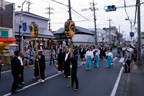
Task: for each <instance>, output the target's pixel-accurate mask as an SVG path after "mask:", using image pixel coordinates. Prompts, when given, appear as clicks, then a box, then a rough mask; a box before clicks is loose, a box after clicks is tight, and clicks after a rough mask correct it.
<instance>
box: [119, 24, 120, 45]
mask: <svg viewBox="0 0 144 96" xmlns="http://www.w3.org/2000/svg"><path fill="white" fill-rule="evenodd" d="M119 44H120V25H119Z"/></svg>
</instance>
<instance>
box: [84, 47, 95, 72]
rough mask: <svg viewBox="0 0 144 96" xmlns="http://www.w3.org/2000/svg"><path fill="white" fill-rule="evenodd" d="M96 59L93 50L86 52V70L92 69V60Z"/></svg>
mask: <svg viewBox="0 0 144 96" xmlns="http://www.w3.org/2000/svg"><path fill="white" fill-rule="evenodd" d="M93 57H94V55H93V52H92V51H91V48H90V47H89V50H88V51H87V52H86V55H85V59H86V66H85V67H86V70H90V69H91V60H92V58H93Z"/></svg>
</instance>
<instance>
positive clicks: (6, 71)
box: [1, 70, 11, 74]
mask: <svg viewBox="0 0 144 96" xmlns="http://www.w3.org/2000/svg"><path fill="white" fill-rule="evenodd" d="M8 72H11V70H7V71H3V72H1V73H2V74H4V73H8Z"/></svg>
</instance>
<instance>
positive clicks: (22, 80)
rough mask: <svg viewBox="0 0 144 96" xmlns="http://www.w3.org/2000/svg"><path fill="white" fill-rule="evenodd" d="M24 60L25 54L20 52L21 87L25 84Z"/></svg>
mask: <svg viewBox="0 0 144 96" xmlns="http://www.w3.org/2000/svg"><path fill="white" fill-rule="evenodd" d="M22 58H23V53H22V52H20V56H19V57H18V59H19V60H20V63H21V77H20V81H19V84H20V85H22V84H24V75H23V73H24V72H23V70H24V64H23V60H22Z"/></svg>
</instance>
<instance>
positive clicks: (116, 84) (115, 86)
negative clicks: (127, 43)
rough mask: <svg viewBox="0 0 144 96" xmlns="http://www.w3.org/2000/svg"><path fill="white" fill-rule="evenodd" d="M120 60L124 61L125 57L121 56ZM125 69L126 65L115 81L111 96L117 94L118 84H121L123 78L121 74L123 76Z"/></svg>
mask: <svg viewBox="0 0 144 96" xmlns="http://www.w3.org/2000/svg"><path fill="white" fill-rule="evenodd" d="M120 61H121V62H123V61H124V58H121V59H120ZM120 61H119V62H120ZM123 69H124V67H121V69H120V72H119V75H118V77H117V80H116V82H115V85H114V87H113V90H112V92H111V95H110V96H115V94H116V91H117V88H118V85H119V82H120V79H121V76H122V72H123Z"/></svg>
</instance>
